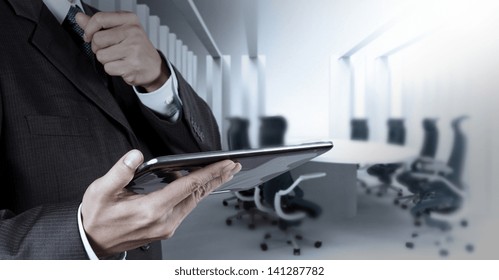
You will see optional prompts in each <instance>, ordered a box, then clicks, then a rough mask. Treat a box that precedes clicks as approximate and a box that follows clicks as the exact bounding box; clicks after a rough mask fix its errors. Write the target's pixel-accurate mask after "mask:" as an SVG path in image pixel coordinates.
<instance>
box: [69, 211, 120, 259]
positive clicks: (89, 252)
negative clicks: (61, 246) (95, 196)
mask: <svg viewBox="0 0 499 280" xmlns="http://www.w3.org/2000/svg"><path fill="white" fill-rule="evenodd" d="M78 231H79V232H80V238H81V242H82V243H83V247H84V248H85V252H87V256H88V258H89V259H90V260H99V258H98V257H97V255H96V254H95V252H94V250H93V249H92V246H90V242H88V238H87V234H86V233H85V229H84V228H83V221H82V219H81V204H80V207H78ZM126 254H127V253H126V251H125V252H123V253H121V254H119V255H118V256H117V257H116V259H117V260H125V259H126Z"/></svg>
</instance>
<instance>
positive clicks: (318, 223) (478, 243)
mask: <svg viewBox="0 0 499 280" xmlns="http://www.w3.org/2000/svg"><path fill="white" fill-rule="evenodd" d="M393 197H394V196H393V195H390V196H385V197H381V198H379V197H376V196H373V195H366V194H364V193H363V192H360V191H359V196H358V213H357V215H356V216H355V217H354V218H350V219H343V220H334V219H331V218H330V217H328V215H327V214H326V215H323V216H322V217H321V218H320V219H318V220H315V221H309V222H306V223H304V224H302V229H304V230H305V229H306V231H305V236H309V237H313V238H317V239H319V240H322V242H323V246H322V247H321V248H319V249H316V248H314V247H313V246H310V245H304V246H303V247H302V253H301V255H300V256H294V255H293V254H292V248H291V247H290V246H289V245H286V244H285V243H284V242H280V243H279V242H278V243H269V247H270V248H269V250H268V251H265V252H264V251H261V249H260V246H259V244H260V242H261V241H262V237H263V235H264V234H265V233H266V232H268V231H275V230H276V227H275V226H271V225H270V224H269V223H268V222H265V221H263V222H261V223H257V228H256V229H254V230H249V229H248V228H247V222H246V221H245V220H239V221H238V220H236V221H234V223H233V225H232V226H227V225H226V224H225V219H226V217H227V216H229V215H232V214H234V213H236V210H234V208H233V207H224V206H222V199H223V198H224V196H221V195H218V196H212V197H209V198H208V199H206V200H205V201H203V202H202V203H201V204H200V205H199V206H198V208H197V209H196V210H195V211H194V212H193V213H192V214H191V215H190V216H189V217H188V218H187V220H185V221H184V223H183V224H182V225H181V227H180V228H179V229H178V230H177V231H176V233H175V235H174V237H173V238H171V239H170V240H168V241H165V242H164V243H163V252H164V253H163V255H164V257H165V258H166V259H177V260H189V259H201V260H202V259H204V260H209V259H231V260H239V259H250V260H259V259H280V260H282V259H308V260H310V259H327V260H328V259H331V260H333V259H381V260H382V259H441V258H442V257H441V256H440V255H439V250H440V249H441V248H445V249H447V250H448V252H449V254H448V256H447V257H445V258H446V259H499V244H498V242H495V240H496V237H497V236H498V235H497V233H498V229H497V226H496V225H495V223H494V222H493V221H490V220H487V219H482V220H477V219H472V220H470V227H468V228H466V229H463V230H459V231H454V234H453V236H452V238H449V237H447V236H444V235H443V234H442V233H440V232H439V231H436V230H431V229H427V228H424V227H423V228H416V227H415V226H414V225H413V221H412V219H411V218H410V215H409V213H408V211H407V210H402V209H400V208H398V207H396V206H394V205H393V203H392V201H393ZM415 231H417V232H418V233H419V236H418V237H416V238H412V237H411V235H412V233H414V232H415ZM406 242H412V243H413V244H414V248H413V249H408V248H406V246H405V243H406ZM438 242H439V243H440V244H443V245H440V247H439V246H437V245H436V243H438ZM470 243H471V244H473V246H474V251H473V252H472V253H470V252H468V251H467V250H466V249H465V247H466V245H468V244H470Z"/></svg>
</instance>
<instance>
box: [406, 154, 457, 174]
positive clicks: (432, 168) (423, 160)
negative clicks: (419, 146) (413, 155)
mask: <svg viewBox="0 0 499 280" xmlns="http://www.w3.org/2000/svg"><path fill="white" fill-rule="evenodd" d="M418 163H419V164H420V165H421V168H420V169H419V171H427V172H434V173H443V174H446V175H447V174H450V173H452V171H453V170H452V168H450V167H449V166H448V165H447V163H445V162H443V161H440V160H436V159H433V158H429V157H420V158H418V159H417V160H415V161H414V164H418Z"/></svg>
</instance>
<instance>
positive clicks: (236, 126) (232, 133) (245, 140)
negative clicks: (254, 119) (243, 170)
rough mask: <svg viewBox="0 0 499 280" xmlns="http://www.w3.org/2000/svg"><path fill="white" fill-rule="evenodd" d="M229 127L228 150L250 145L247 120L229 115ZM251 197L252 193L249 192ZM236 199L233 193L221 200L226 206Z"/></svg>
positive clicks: (243, 195)
mask: <svg viewBox="0 0 499 280" xmlns="http://www.w3.org/2000/svg"><path fill="white" fill-rule="evenodd" d="M227 120H228V121H229V129H228V130H227V143H228V146H229V150H231V151H232V150H244V149H250V148H251V145H250V143H249V134H248V129H249V121H248V120H247V119H244V118H240V117H229V118H227ZM240 196H241V197H245V196H247V195H246V194H244V193H243V194H241V195H240ZM250 197H251V198H252V197H253V194H252V193H251V194H250ZM233 200H236V201H237V200H238V197H237V196H236V195H235V194H234V195H232V196H231V197H229V198H226V199H224V200H223V201H222V204H223V205H224V206H228V205H229V202H230V201H233ZM239 206H240V205H239V203H237V204H236V208H239Z"/></svg>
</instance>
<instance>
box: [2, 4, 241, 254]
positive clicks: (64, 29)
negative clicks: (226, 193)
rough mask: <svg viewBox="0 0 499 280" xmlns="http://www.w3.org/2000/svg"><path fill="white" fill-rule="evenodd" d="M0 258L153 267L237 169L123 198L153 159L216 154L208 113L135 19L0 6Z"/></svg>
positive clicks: (53, 7)
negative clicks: (137, 262) (164, 242)
mask: <svg viewBox="0 0 499 280" xmlns="http://www.w3.org/2000/svg"><path fill="white" fill-rule="evenodd" d="M0 38H1V39H0V41H1V43H0V259H89V258H90V259H104V258H116V259H123V258H125V257H126V258H127V259H151V258H161V248H160V245H159V241H158V240H161V239H166V238H169V237H170V236H172V234H173V233H174V232H175V229H176V228H177V227H178V226H179V224H180V223H181V221H182V220H183V219H184V218H185V217H186V215H188V214H189V213H190V212H191V211H192V209H193V208H194V207H195V206H196V205H197V204H198V203H199V201H200V200H201V199H203V198H204V197H205V196H206V195H207V194H209V193H210V192H211V191H212V190H213V189H215V188H217V187H218V186H220V185H221V184H223V183H224V182H227V181H228V180H230V179H231V178H232V176H233V175H234V174H235V173H237V172H238V171H239V170H240V168H241V166H240V165H239V164H236V163H234V162H232V161H222V162H219V163H215V164H213V165H210V166H208V167H206V168H204V169H201V170H199V171H196V172H194V173H191V174H189V175H188V176H185V177H182V178H180V179H178V180H176V181H174V182H172V183H170V184H169V185H168V186H167V187H165V188H163V189H162V190H160V191H157V192H154V193H151V194H149V195H136V194H132V193H130V192H128V191H126V190H124V186H126V185H127V184H128V182H129V181H130V180H131V179H132V177H133V174H134V172H135V170H136V168H137V167H138V166H139V165H140V164H141V163H142V162H143V161H144V159H150V158H153V157H155V156H160V155H167V154H178V153H189V152H200V151H208V150H216V149H220V136H219V134H218V127H217V124H216V122H215V120H214V118H213V116H212V114H211V111H210V109H209V108H208V106H207V105H206V104H205V102H203V101H202V100H201V99H200V98H199V97H198V96H197V95H196V94H195V93H194V91H193V89H192V88H191V87H190V86H189V85H188V84H187V83H186V82H185V81H184V79H183V78H182V76H181V75H180V74H179V73H178V72H177V71H176V70H175V68H174V67H173V66H172V65H171V64H170V63H169V62H168V60H167V59H166V58H165V57H163V56H162V55H161V54H160V53H159V52H158V51H156V50H155V49H154V48H153V46H152V45H151V43H150V42H149V40H148V39H147V36H146V35H145V33H144V30H143V29H142V27H141V26H140V24H139V22H138V20H137V18H136V16H134V15H133V14H130V13H97V12H96V11H95V10H94V9H93V8H91V7H89V6H87V5H86V4H85V3H82V2H80V1H79V0H76V1H74V0H73V1H68V0H0Z"/></svg>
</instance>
